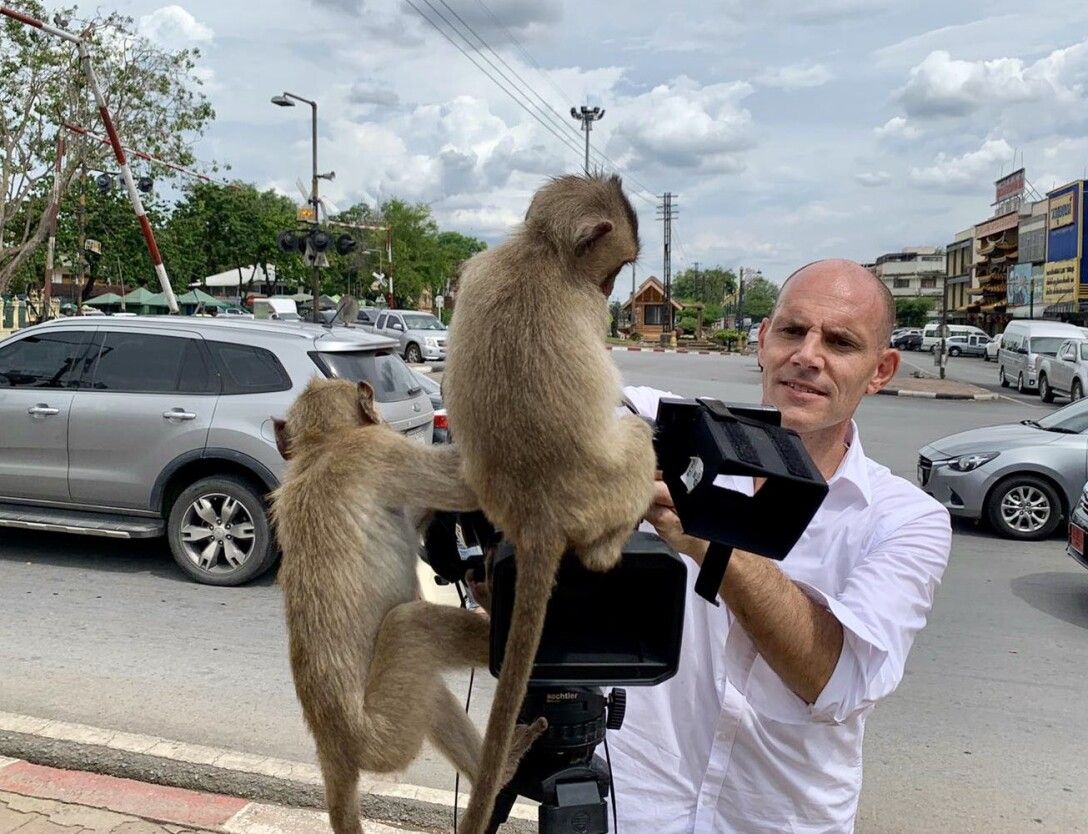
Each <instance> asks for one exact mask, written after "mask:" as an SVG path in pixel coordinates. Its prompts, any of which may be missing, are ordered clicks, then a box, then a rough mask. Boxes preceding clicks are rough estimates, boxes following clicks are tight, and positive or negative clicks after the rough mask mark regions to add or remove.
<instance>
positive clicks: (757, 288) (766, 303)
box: [741, 277, 778, 322]
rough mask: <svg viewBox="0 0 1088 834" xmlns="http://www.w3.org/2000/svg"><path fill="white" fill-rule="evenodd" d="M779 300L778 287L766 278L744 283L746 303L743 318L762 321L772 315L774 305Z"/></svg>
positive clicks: (744, 302)
mask: <svg viewBox="0 0 1088 834" xmlns="http://www.w3.org/2000/svg"><path fill="white" fill-rule="evenodd" d="M777 300H778V287H777V286H776V285H775V284H772V283H771V282H770V281H768V280H767V279H766V278H763V277H759V278H752V279H751V280H749V281H745V282H744V301H743V309H742V311H741V315H742V316H748V317H750V318H751V319H752V321H753V322H757V321H760V320H761V319H764V318H766V317H767V316H769V315H770V314H771V310H773V309H774V303H775V301H777Z"/></svg>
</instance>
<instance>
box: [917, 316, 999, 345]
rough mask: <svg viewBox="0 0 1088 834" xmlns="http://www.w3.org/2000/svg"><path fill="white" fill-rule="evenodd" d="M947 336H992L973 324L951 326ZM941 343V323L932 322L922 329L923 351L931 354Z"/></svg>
mask: <svg viewBox="0 0 1088 834" xmlns="http://www.w3.org/2000/svg"><path fill="white" fill-rule="evenodd" d="M947 327H948V333H947V334H946V335H947V336H989V335H990V334H989V333H987V332H986V331H985V330H983V329H982V328H981V327H975V326H974V325H971V324H949V325H947ZM940 341H941V323H940V322H939V321H931V322H930V323H929V324H927V325H926V326H925V327H924V328H922V350H928V351H930V352H932V351H934V350H936V349H937V345H938V344H940Z"/></svg>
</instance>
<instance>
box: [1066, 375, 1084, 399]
mask: <svg viewBox="0 0 1088 834" xmlns="http://www.w3.org/2000/svg"><path fill="white" fill-rule="evenodd" d="M1083 396H1084V389H1083V388H1082V387H1081V384H1080V380H1079V379H1074V380H1073V390H1072V391H1070V392H1069V399H1070V400H1071V401H1072V402H1076V401H1077V400H1079V399H1080V398H1081V397H1083Z"/></svg>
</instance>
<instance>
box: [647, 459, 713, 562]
mask: <svg viewBox="0 0 1088 834" xmlns="http://www.w3.org/2000/svg"><path fill="white" fill-rule="evenodd" d="M655 477H656V480H655V481H654V497H653V503H651V504H650V509H648V510H647V511H646V520H647V521H648V522H650V524H652V525H653V526H654V529H655V530H656V531H657V534H658V535H659V536H661V538H663V539H664V540H665V541H667V542H668V543H669V544H670V545H672V547H673V548H674V549H676V550H678V551H679V552H680V553H684V554H687V555H688V556H690V557H691V558H692V559H694V560H695V561H696V562H697V563H699V564H702V563H703V557H704V556H705V555H706V551H707V547H708V546H709V545H708V544H707V542H705V541H703V540H702V539H697V538H695V537H694V536H689V535H687V534H686V533H685V532H684V528H683V525H681V524H680V517H679V516H678V515H677V514H676V506H675V505H674V504H673V502H672V495H671V494H669V487H668V485H667V484H666V483H665V482H664V481H663V480H661V472H660V471H658V472H656V473H655Z"/></svg>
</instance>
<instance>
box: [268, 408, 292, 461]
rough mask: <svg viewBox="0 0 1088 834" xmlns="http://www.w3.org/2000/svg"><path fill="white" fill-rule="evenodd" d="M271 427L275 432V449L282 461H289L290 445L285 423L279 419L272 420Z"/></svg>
mask: <svg viewBox="0 0 1088 834" xmlns="http://www.w3.org/2000/svg"><path fill="white" fill-rule="evenodd" d="M272 427H273V428H274V429H275V430H276V448H277V449H278V450H279V453H280V456H281V457H282V458H283V459H284V460H290V459H291V444H290V442H289V441H288V439H287V421H286V420H281V419H280V418H279V417H273V418H272Z"/></svg>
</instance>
